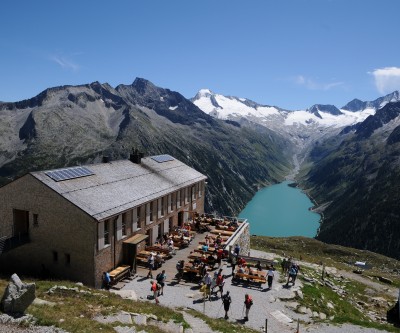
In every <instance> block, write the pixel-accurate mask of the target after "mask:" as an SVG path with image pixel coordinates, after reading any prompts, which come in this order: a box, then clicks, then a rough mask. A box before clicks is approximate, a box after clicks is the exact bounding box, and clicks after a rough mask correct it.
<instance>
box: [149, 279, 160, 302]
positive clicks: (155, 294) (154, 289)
mask: <svg viewBox="0 0 400 333" xmlns="http://www.w3.org/2000/svg"><path fill="white" fill-rule="evenodd" d="M150 284H151V287H150V290H151V291H152V292H153V297H154V299H155V301H156V304H158V303H160V301H159V300H158V288H157V282H156V281H153V280H151V281H150Z"/></svg>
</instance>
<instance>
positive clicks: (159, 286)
mask: <svg viewBox="0 0 400 333" xmlns="http://www.w3.org/2000/svg"><path fill="white" fill-rule="evenodd" d="M166 279H167V275H166V274H165V270H163V271H162V272H161V273H158V274H157V276H156V279H155V280H151V281H150V285H151V287H150V291H151V292H152V293H153V298H154V300H155V301H156V304H158V303H160V301H159V300H158V296H161V295H164V286H165V281H166Z"/></svg>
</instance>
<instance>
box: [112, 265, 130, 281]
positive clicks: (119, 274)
mask: <svg viewBox="0 0 400 333" xmlns="http://www.w3.org/2000/svg"><path fill="white" fill-rule="evenodd" d="M108 274H110V278H111V284H116V283H117V282H118V281H120V280H122V279H123V278H125V277H127V276H130V275H131V266H129V265H122V266H118V267H117V268H115V269H113V270H112V271H111V272H108Z"/></svg>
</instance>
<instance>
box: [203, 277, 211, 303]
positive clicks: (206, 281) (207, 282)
mask: <svg viewBox="0 0 400 333" xmlns="http://www.w3.org/2000/svg"><path fill="white" fill-rule="evenodd" d="M203 283H204V285H205V286H206V291H205V298H208V300H211V283H212V279H211V276H210V273H209V272H208V271H207V272H206V274H205V275H204V277H203Z"/></svg>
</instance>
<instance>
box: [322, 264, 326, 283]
mask: <svg viewBox="0 0 400 333" xmlns="http://www.w3.org/2000/svg"><path fill="white" fill-rule="evenodd" d="M324 278H325V264H322V280H324Z"/></svg>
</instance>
